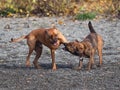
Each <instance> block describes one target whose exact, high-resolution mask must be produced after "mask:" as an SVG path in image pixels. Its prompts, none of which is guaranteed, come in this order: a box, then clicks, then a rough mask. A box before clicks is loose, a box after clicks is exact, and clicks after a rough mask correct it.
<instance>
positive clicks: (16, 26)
mask: <svg viewBox="0 0 120 90" xmlns="http://www.w3.org/2000/svg"><path fill="white" fill-rule="evenodd" d="M57 21H58V22H57ZM91 22H92V24H93V26H94V28H95V30H96V32H98V33H99V34H100V35H101V36H102V37H103V39H104V48H103V65H102V67H96V68H94V69H92V70H90V71H87V70H86V65H87V62H88V59H86V58H85V59H84V66H83V68H82V70H80V71H77V70H75V69H74V67H76V66H77V65H78V62H79V59H78V57H77V56H74V55H72V54H70V53H68V52H65V51H63V50H62V47H63V45H61V46H60V48H59V49H58V50H57V51H56V63H57V68H58V69H57V70H56V71H52V70H51V57H50V51H49V49H48V48H47V47H44V50H43V53H42V56H41V58H40V59H39V64H40V65H41V66H42V68H41V69H35V68H34V67H33V65H32V66H31V67H30V68H27V67H26V66H25V59H26V56H27V53H28V47H27V45H26V40H24V41H21V42H19V43H9V41H10V39H11V38H12V37H13V38H17V37H19V36H21V35H25V34H28V33H29V32H30V31H31V30H33V29H37V28H49V27H51V24H52V23H55V25H56V27H57V28H58V29H59V30H60V31H61V32H62V33H63V34H64V35H65V37H66V38H67V39H68V41H74V40H75V39H78V40H79V41H81V40H82V39H83V38H84V37H85V36H86V35H87V34H88V33H89V29H88V26H87V24H88V20H87V21H74V22H73V21H72V20H70V19H69V18H63V17H61V18H47V17H42V18H37V17H30V18H0V90H120V36H119V35H120V20H117V21H116V20H115V21H109V20H105V19H100V20H92V21H91ZM58 23H59V24H58ZM34 56H35V53H33V54H32V56H31V64H32V61H33V59H34ZM95 63H96V64H98V56H97V55H96V56H95Z"/></svg>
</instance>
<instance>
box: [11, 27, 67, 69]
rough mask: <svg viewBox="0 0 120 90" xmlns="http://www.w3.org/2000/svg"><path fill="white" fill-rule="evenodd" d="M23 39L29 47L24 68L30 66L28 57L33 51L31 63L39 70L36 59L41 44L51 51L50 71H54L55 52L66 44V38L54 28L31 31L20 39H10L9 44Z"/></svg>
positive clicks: (39, 54)
mask: <svg viewBox="0 0 120 90" xmlns="http://www.w3.org/2000/svg"><path fill="white" fill-rule="evenodd" d="M23 39H27V44H28V46H29V53H28V56H27V59H26V66H30V56H31V54H32V52H33V50H35V52H36V57H35V59H34V61H33V64H34V66H35V67H36V68H40V67H39V65H38V59H39V58H40V56H41V53H42V48H43V47H42V44H44V45H45V46H47V47H48V48H49V49H50V50H51V57H52V69H53V70H56V63H55V50H56V49H57V48H58V47H59V46H60V44H62V43H65V42H67V40H66V38H65V37H64V36H63V34H62V33H61V32H60V31H58V30H57V29H56V28H55V27H54V28H49V29H37V30H33V31H31V32H30V33H29V34H28V35H25V36H21V37H20V38H17V39H13V38H12V39H11V41H10V42H19V41H21V40H23Z"/></svg>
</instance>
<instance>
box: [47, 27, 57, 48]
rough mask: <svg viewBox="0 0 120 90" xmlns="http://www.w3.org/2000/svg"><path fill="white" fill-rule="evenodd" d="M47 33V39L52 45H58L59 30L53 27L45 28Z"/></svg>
mask: <svg viewBox="0 0 120 90" xmlns="http://www.w3.org/2000/svg"><path fill="white" fill-rule="evenodd" d="M45 35H46V39H47V41H48V42H49V43H50V44H51V45H54V46H57V45H58V44H59V40H58V31H57V29H56V28H51V29H48V30H45Z"/></svg>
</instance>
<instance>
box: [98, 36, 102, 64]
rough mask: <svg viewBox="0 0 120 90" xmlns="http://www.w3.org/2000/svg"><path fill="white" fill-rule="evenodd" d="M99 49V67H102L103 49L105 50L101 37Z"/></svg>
mask: <svg viewBox="0 0 120 90" xmlns="http://www.w3.org/2000/svg"><path fill="white" fill-rule="evenodd" d="M98 39H99V40H98V47H97V50H98V56H99V66H101V65H102V49H103V40H102V38H101V37H100V36H99V38H98Z"/></svg>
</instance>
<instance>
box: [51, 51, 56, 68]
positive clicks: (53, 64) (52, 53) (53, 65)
mask: <svg viewBox="0 0 120 90" xmlns="http://www.w3.org/2000/svg"><path fill="white" fill-rule="evenodd" d="M51 57H52V70H56V63H55V50H53V49H51Z"/></svg>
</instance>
